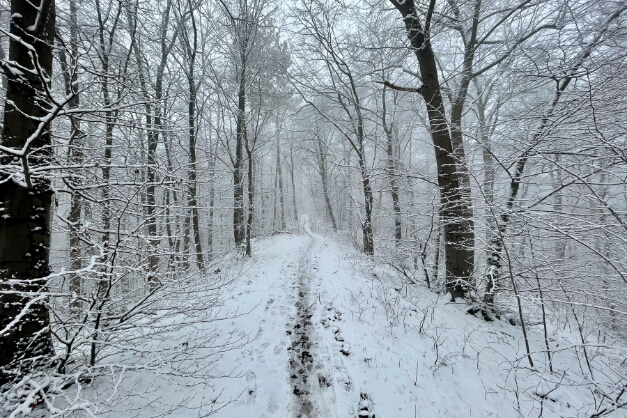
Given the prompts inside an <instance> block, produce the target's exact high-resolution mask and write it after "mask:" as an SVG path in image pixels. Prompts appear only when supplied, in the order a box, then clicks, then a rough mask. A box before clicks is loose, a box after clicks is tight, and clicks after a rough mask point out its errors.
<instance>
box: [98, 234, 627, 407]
mask: <svg viewBox="0 0 627 418" xmlns="http://www.w3.org/2000/svg"><path fill="white" fill-rule="evenodd" d="M305 230H306V232H307V233H306V234H301V235H294V234H279V235H275V236H273V237H269V238H264V239H260V240H257V241H255V243H254V244H255V245H254V247H253V250H254V251H253V257H252V258H250V259H247V258H244V259H235V257H226V258H225V259H223V260H222V261H218V262H217V264H216V265H215V267H216V269H215V272H214V273H213V274H214V276H219V275H224V276H225V277H226V276H229V275H230V276H231V277H234V278H235V277H236V279H235V280H234V281H233V282H232V283H231V284H229V285H228V286H227V287H226V288H223V289H221V296H220V298H219V300H220V310H219V312H217V316H214V317H217V318H218V319H219V320H217V321H204V322H203V321H201V320H200V319H202V318H200V319H199V318H196V316H197V315H198V313H196V311H194V310H191V311H190V312H189V314H188V315H186V316H184V317H183V318H181V319H177V320H176V321H178V322H182V323H185V324H189V325H186V326H185V327H183V328H179V329H178V330H177V331H173V333H174V332H175V333H174V334H173V335H172V337H171V338H168V339H165V340H162V341H161V342H160V343H159V344H161V346H162V347H166V346H167V345H168V344H169V345H171V346H178V347H179V350H180V349H181V341H184V342H183V345H184V347H185V350H184V352H183V353H182V355H183V354H184V356H185V360H184V362H183V363H181V366H179V367H183V366H185V367H190V370H199V371H204V370H208V371H209V372H210V374H208V373H205V374H203V375H202V376H201V378H200V379H199V378H197V377H196V375H197V374H194V375H193V376H191V375H190V376H191V377H189V378H187V377H183V375H177V376H174V375H171V376H168V375H167V374H164V373H163V372H162V371H157V372H155V373H154V374H151V373H152V372H150V371H143V372H141V373H139V374H136V375H132V376H131V377H130V378H129V377H127V378H126V380H125V381H124V382H122V383H121V384H120V385H119V386H120V387H119V388H118V392H117V395H116V399H121V400H123V402H122V403H119V401H115V402H114V400H115V399H114V400H112V401H111V404H110V405H113V406H112V407H110V409H108V412H105V411H107V409H102V412H105V413H104V414H101V415H104V416H110V417H116V418H118V417H119V418H128V417H129V415H128V411H138V412H137V413H136V414H135V415H134V416H142V417H156V416H168V417H169V416H177V417H189V416H207V415H209V414H213V415H212V416H216V417H219V418H233V417H235V418H240V417H241V418H244V417H246V418H248V417H252V418H269V417H278V418H355V417H370V418H374V417H375V416H376V417H378V418H404V417H407V418H412V417H414V418H416V417H422V418H438V417H454V418H456V417H469V418H478V417H501V418H509V417H512V418H513V417H540V416H541V417H590V416H591V415H593V414H594V412H595V410H596V408H601V407H602V405H599V406H597V407H596V408H595V406H594V401H593V399H592V398H591V393H592V392H591V391H590V390H589V388H590V386H587V384H586V382H585V374H584V375H582V374H578V372H579V370H580V368H579V365H578V363H577V360H576V359H574V358H573V357H572V354H571V351H568V350H563V351H561V350H556V351H554V353H553V367H554V369H555V372H554V373H549V372H548V371H547V370H546V367H545V366H544V360H545V358H544V352H543V347H544V341H543V335H542V333H541V330H540V329H539V328H538V327H537V326H536V327H533V326H530V329H529V333H530V343H531V347H532V351H533V358H534V362H535V364H536V367H535V369H531V368H529V367H528V363H527V359H526V355H525V350H524V344H523V341H522V334H521V331H520V327H517V326H511V325H509V324H507V323H506V322H502V321H497V322H492V323H488V322H485V321H484V320H482V319H479V318H476V317H474V316H471V315H468V314H467V313H466V309H467V308H466V306H465V305H463V304H462V305H458V304H454V303H450V301H449V300H448V299H446V298H445V297H439V296H438V295H436V294H435V293H433V292H431V291H429V290H427V289H426V288H424V287H423V286H421V285H409V286H408V285H407V284H406V283H404V282H403V280H402V279H401V278H400V277H398V275H397V274H396V273H395V272H394V271H392V270H391V269H390V268H386V267H385V266H380V265H375V264H374V262H373V261H371V260H370V259H369V258H366V257H364V256H363V255H361V254H359V253H358V252H357V251H356V250H354V249H352V248H350V246H347V245H341V244H339V243H338V242H334V241H333V240H331V239H329V238H324V237H320V236H318V235H315V234H313V233H311V232H310V231H309V230H308V229H307V228H305ZM220 263H222V264H220ZM210 275H211V273H210ZM203 280H205V281H207V280H209V281H210V280H211V276H209V277H203V278H201V281H203ZM197 298H198V300H199V301H200V300H203V298H205V295H204V294H202V293H199V294H198V296H197ZM192 303H194V302H192ZM220 318H221V319H220ZM178 322H173V324H172V325H176V324H177V323H178ZM551 338H552V344H553V346H554V347H570V346H573V341H576V336H574V334H572V333H571V334H569V333H568V332H565V331H564V332H561V333H559V332H555V333H553V334H552V336H551ZM225 341H227V342H228V341H231V342H233V341H235V342H236V343H235V344H234V345H232V346H231V347H230V348H228V347H227V348H226V349H224V348H223V347H224V346H221V342H225ZM187 342H189V345H187V344H188V343H187ZM616 353H617V355H616V358H615V359H611V358H607V357H605V358H602V357H599V359H598V360H594V361H599V362H605V363H604V364H608V365H611V367H617V368H618V367H620V366H618V364H619V363H620V361H621V360H622V359H624V351H620V350H617V351H616ZM597 367H599V368H602V366H601V364H600V363H599V365H597ZM608 367H610V366H607V367H606V370H608V376H609V374H610V373H609V368H608ZM582 376H583V377H582ZM599 382H600V381H597V382H596V383H595V384H597V383H599ZM607 387H610V385H609V384H608V386H607ZM91 390H95V391H96V393H100V395H99V398H101V399H103V398H104V394H105V392H106V390H107V389H106V387H104V386H96V387H95V388H92V389H91ZM99 390H100V392H98V391H99ZM127 393H128V394H132V395H133V396H130V395H126V394H127ZM622 412H623V411H618V412H617V413H616V414H613V415H609V416H615V417H622V416H625V415H620V414H621V413H622Z"/></svg>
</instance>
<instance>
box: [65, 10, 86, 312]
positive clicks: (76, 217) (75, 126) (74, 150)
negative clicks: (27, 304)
mask: <svg viewBox="0 0 627 418" xmlns="http://www.w3.org/2000/svg"><path fill="white" fill-rule="evenodd" d="M69 44H70V53H71V54H72V56H71V58H70V60H69V61H68V59H67V54H66V52H65V49H63V48H61V53H60V61H61V69H62V71H63V80H64V83H65V94H66V96H68V97H69V96H70V95H74V96H73V97H72V99H71V100H70V101H69V102H68V107H69V108H70V109H76V108H78V106H79V105H80V98H79V94H78V77H77V74H76V71H73V70H72V69H73V68H76V60H77V59H78V20H77V7H76V1H75V0H70V42H69ZM69 119H70V140H69V144H68V162H69V164H71V165H74V166H77V167H78V166H80V165H81V164H82V162H83V158H84V155H83V145H84V141H85V134H84V133H83V132H82V130H81V121H80V119H79V118H77V117H76V116H70V117H69ZM68 184H69V186H70V188H71V191H72V196H71V198H70V211H69V214H68V221H69V228H70V271H71V273H70V283H69V290H70V293H71V294H72V296H71V299H70V312H71V313H72V315H78V313H79V311H80V309H81V305H82V304H81V300H80V296H81V292H82V280H81V277H80V275H79V274H77V273H75V272H76V271H78V270H80V269H81V268H82V266H83V263H82V256H83V254H82V252H81V247H82V245H81V240H80V238H79V233H80V222H81V215H82V205H83V201H82V199H81V197H80V196H79V194H78V193H76V190H77V189H79V188H80V186H81V184H82V180H81V176H80V174H79V173H76V175H74V176H72V177H70V179H69V180H68Z"/></svg>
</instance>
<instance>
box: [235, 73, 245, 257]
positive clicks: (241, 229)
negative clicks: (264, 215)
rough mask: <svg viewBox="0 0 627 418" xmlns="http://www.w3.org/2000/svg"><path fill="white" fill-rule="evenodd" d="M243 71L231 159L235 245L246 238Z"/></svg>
mask: <svg viewBox="0 0 627 418" xmlns="http://www.w3.org/2000/svg"><path fill="white" fill-rule="evenodd" d="M244 76H245V73H244V71H243V70H242V71H241V73H240V80H239V93H238V101H237V127H236V137H237V138H236V141H237V143H236V145H235V159H234V161H233V238H234V239H235V247H239V246H241V245H242V244H243V243H244V240H245V238H246V236H245V235H246V231H245V228H246V225H245V224H244V175H243V160H244V143H245V142H246V90H245V88H246V87H245V80H244Z"/></svg>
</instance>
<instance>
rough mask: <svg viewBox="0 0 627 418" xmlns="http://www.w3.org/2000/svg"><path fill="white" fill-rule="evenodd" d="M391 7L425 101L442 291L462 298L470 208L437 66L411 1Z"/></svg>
mask: <svg viewBox="0 0 627 418" xmlns="http://www.w3.org/2000/svg"><path fill="white" fill-rule="evenodd" d="M392 4H394V6H395V7H396V8H397V9H398V10H399V11H400V13H401V15H402V16H403V20H404V22H405V28H406V30H407V37H408V38H409V41H410V43H411V45H412V47H413V49H414V52H415V54H416V58H417V59H418V64H419V67H420V74H421V76H422V82H423V84H422V87H421V89H420V90H421V91H420V93H421V95H422V97H423V99H424V101H425V105H426V108H427V115H428V117H429V125H430V128H431V139H432V141H433V145H434V151H435V159H436V164H437V169H438V186H439V188H440V209H439V212H440V220H441V222H443V227H444V231H443V232H444V254H445V258H446V260H445V263H446V288H447V290H448V292H449V293H450V294H451V296H452V297H453V298H457V297H465V296H466V293H467V290H468V289H467V288H468V281H469V280H470V278H471V276H472V273H473V270H474V224H473V218H472V216H473V213H472V205H471V202H470V201H469V199H468V196H464V193H463V188H464V179H463V174H462V172H461V171H460V170H458V159H457V158H456V155H455V153H454V147H453V143H452V138H451V133H450V131H449V128H448V120H447V118H446V112H445V108H444V101H443V99H442V92H441V90H440V81H439V77H438V67H437V64H436V60H435V55H434V52H433V49H432V47H431V41H430V39H429V34H428V33H427V34H425V30H424V29H423V27H422V24H421V23H420V20H419V18H418V12H417V11H416V8H415V6H414V2H413V0H405V1H404V2H402V3H401V2H397V1H395V0H392ZM427 32H428V30H427Z"/></svg>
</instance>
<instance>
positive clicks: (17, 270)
mask: <svg viewBox="0 0 627 418" xmlns="http://www.w3.org/2000/svg"><path fill="white" fill-rule="evenodd" d="M36 3H37V4H33V3H32V2H26V1H23V0H12V2H11V16H12V19H11V28H10V32H11V35H13V36H15V37H17V38H19V39H20V40H21V43H20V42H17V41H15V40H13V39H12V40H11V41H10V43H9V61H8V62H6V63H4V64H3V65H5V66H8V67H9V68H11V69H13V68H14V67H17V68H20V70H19V71H5V74H7V75H8V89H7V97H6V105H5V113H4V127H3V128H4V129H3V132H2V145H3V146H4V147H8V148H13V149H16V150H20V149H22V147H24V146H25V145H26V143H27V140H28V139H29V138H34V140H33V141H32V142H31V143H30V147H29V149H28V152H27V153H26V155H25V156H24V157H23V158H21V161H20V162H21V165H22V169H21V170H22V172H23V178H21V179H19V178H18V177H15V176H14V177H12V178H7V177H6V176H4V178H2V179H1V180H2V181H1V182H0V206H1V207H2V216H0V291H9V290H10V291H20V292H28V293H30V296H25V294H19V293H0V305H1V306H2V309H0V329H5V328H6V327H7V326H9V324H10V323H11V321H13V320H14V319H15V318H16V317H17V316H18V315H20V314H21V313H24V315H23V316H21V318H20V319H19V323H18V324H15V325H14V326H11V327H9V329H8V330H7V331H6V332H5V333H4V334H3V335H2V336H1V338H0V385H2V384H4V383H6V382H7V381H9V380H10V379H12V378H13V377H19V376H20V375H23V374H25V373H28V372H29V371H31V370H32V369H34V368H36V367H40V366H45V365H46V363H47V362H48V361H49V359H50V358H51V357H52V356H53V354H54V349H53V347H52V339H51V334H50V330H49V323H50V318H49V313H48V307H47V305H46V300H45V298H44V297H43V296H34V295H36V294H37V293H39V292H41V291H43V290H45V288H46V280H45V277H47V276H48V275H49V273H50V269H49V264H48V259H49V254H50V209H51V202H52V197H53V193H52V191H51V189H50V182H49V180H46V179H42V178H36V177H31V176H30V171H29V170H30V168H29V167H36V166H41V165H45V164H47V163H49V162H50V160H51V158H52V155H51V150H50V149H49V148H48V149H46V148H45V147H49V146H50V145H51V136H50V131H49V128H50V124H49V122H39V121H37V120H36V119H35V118H46V117H47V116H48V114H49V110H48V109H46V108H45V107H44V106H45V104H44V103H46V98H45V95H46V93H45V88H46V85H45V83H48V82H49V81H48V80H50V77H51V75H52V44H53V42H54V35H55V4H54V1H53V0H49V1H46V0H41V1H39V2H36ZM27 45H28V47H32V48H33V49H34V51H35V56H36V57H37V60H38V65H39V66H40V68H41V69H42V70H43V71H44V73H45V74H44V75H43V76H44V77H45V79H42V77H40V76H39V74H37V72H36V71H35V68H34V66H33V63H32V56H31V54H30V52H29V49H28V47H27ZM39 99H41V100H39ZM40 128H43V129H40ZM39 129H40V130H39ZM0 158H1V162H2V164H3V165H7V166H11V165H14V163H13V162H12V160H13V156H9V155H7V154H5V153H3V155H2V156H1V157H0ZM16 168H17V167H16ZM9 280H15V281H18V282H17V283H16V282H13V283H11V284H9V283H8V281H9ZM13 373H16V374H13Z"/></svg>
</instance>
